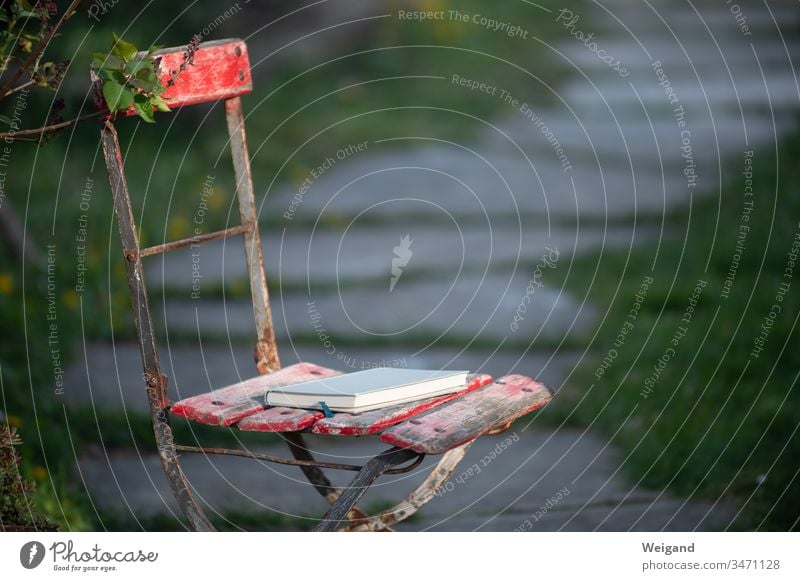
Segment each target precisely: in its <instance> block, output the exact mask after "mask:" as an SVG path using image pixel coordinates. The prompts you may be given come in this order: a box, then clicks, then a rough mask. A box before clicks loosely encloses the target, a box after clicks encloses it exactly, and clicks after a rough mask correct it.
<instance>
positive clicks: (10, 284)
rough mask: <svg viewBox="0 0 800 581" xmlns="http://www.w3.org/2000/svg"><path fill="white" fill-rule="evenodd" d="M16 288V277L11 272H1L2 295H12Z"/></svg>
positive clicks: (0, 292) (0, 285)
mask: <svg viewBox="0 0 800 581" xmlns="http://www.w3.org/2000/svg"><path fill="white" fill-rule="evenodd" d="M13 290H14V277H13V276H11V275H10V274H9V273H7V272H4V273H2V274H0V295H10V294H11V291H13Z"/></svg>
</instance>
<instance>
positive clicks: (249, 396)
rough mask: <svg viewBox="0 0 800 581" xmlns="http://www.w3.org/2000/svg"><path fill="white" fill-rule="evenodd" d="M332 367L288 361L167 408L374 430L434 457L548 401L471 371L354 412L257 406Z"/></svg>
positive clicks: (534, 386) (528, 382)
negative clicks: (439, 390)
mask: <svg viewBox="0 0 800 581" xmlns="http://www.w3.org/2000/svg"><path fill="white" fill-rule="evenodd" d="M334 375H340V372H338V371H335V370H333V369H328V368H326V367H321V366H319V365H315V364H313V363H296V364H294V365H290V366H288V367H284V368H283V369H280V370H279V371H276V372H274V373H270V374H267V375H260V376H258V377H254V378H252V379H248V380H246V381H242V382H240V383H237V384H234V385H231V386H228V387H225V388H222V389H218V390H214V391H211V392H209V393H206V394H202V395H198V396H193V397H189V398H186V399H182V400H180V401H178V402H175V403H174V404H173V405H172V406H171V407H170V412H171V413H172V414H174V415H176V416H180V417H183V418H187V419H189V420H193V421H196V422H199V423H203V424H209V425H216V426H234V425H235V427H236V428H238V429H240V430H244V431H260V432H295V431H310V432H312V433H315V434H326V435H334V436H366V435H373V434H381V440H383V441H384V442H387V443H390V444H392V445H395V446H398V447H401V448H409V449H412V450H414V451H416V452H419V453H424V454H442V453H444V452H446V451H447V450H449V449H451V448H454V447H456V446H458V445H460V444H463V443H465V442H467V441H470V440H472V439H474V438H477V437H478V436H480V435H482V434H484V433H486V432H488V431H490V430H491V429H492V428H495V427H497V426H500V425H503V424H505V423H508V422H510V421H513V420H515V419H516V418H518V417H520V416H522V415H524V414H526V413H528V412H530V411H533V410H535V409H537V408H539V407H541V406H543V405H544V404H546V403H547V402H548V401H549V400H550V397H551V395H550V392H549V391H548V390H547V388H545V387H544V386H543V385H542V384H540V383H537V382H535V381H534V380H532V379H530V378H527V377H524V376H521V375H509V376H506V377H503V378H500V379H498V380H497V381H494V382H493V381H492V378H491V376H489V375H486V374H480V373H476V374H471V375H470V376H469V377H468V378H467V384H466V385H465V387H464V389H463V390H461V391H458V392H455V393H452V394H447V395H443V396H438V397H433V398H429V399H425V400H420V401H415V402H408V403H404V404H399V405H394V406H388V407H385V408H380V409H376V410H371V411H367V412H363V413H359V414H350V413H336V414H334V415H333V416H332V417H327V418H326V417H325V415H324V414H323V413H322V412H321V411H318V410H306V409H298V408H288V407H271V406H267V405H265V403H264V401H265V396H266V393H267V391H269V390H270V389H272V388H275V387H280V386H284V385H291V384H294V383H301V382H304V381H310V380H313V379H319V378H321V377H331V376H334Z"/></svg>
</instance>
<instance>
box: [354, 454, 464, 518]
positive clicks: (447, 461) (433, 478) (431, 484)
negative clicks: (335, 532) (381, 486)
mask: <svg viewBox="0 0 800 581" xmlns="http://www.w3.org/2000/svg"><path fill="white" fill-rule="evenodd" d="M473 441H474V440H473ZM471 445H472V442H467V443H466V444H462V445H461V446H459V447H457V448H453V449H452V450H449V451H447V452H445V454H444V455H443V456H442V458H441V459H440V460H439V462H438V464H436V466H434V468H433V470H431V472H430V474H428V477H427V478H426V479H425V481H424V482H423V483H422V484H420V485H419V487H418V488H417V489H416V490H414V491H413V492H412V493H411V494H409V495H408V496H407V497H406V498H405V499H403V501H402V502H399V503H398V504H397V505H395V506H393V507H392V508H390V509H387V510H385V511H383V512H381V513H380V514H376V515H373V516H370V517H367V518H365V519H351V520H353V521H354V522H353V523H352V524H351V525H350V526H348V527H346V529H345V530H348V531H380V530H387V529H389V527H391V526H393V525H395V524H397V523H398V522H400V521H403V520H405V519H407V518H408V517H410V516H411V515H413V514H414V513H415V512H417V511H418V510H419V509H420V508H422V506H423V505H424V504H425V503H427V502H428V501H430V500H432V499H433V497H434V496H435V495H436V491H437V490H438V489H439V488H440V487H441V486H442V485H443V484H444V483H445V482H447V480H448V479H449V478H450V475H451V474H452V473H453V471H454V470H455V469H456V466H458V464H459V462H461V460H463V459H464V456H465V455H466V453H467V450H469V447H470V446H471Z"/></svg>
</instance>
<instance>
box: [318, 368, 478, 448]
mask: <svg viewBox="0 0 800 581" xmlns="http://www.w3.org/2000/svg"><path fill="white" fill-rule="evenodd" d="M491 381H492V377H491V376H490V375H486V374H480V373H476V374H472V375H470V376H469V377H468V378H467V385H466V388H465V389H463V390H461V391H458V392H455V393H449V394H447V395H442V396H439V397H433V398H429V399H424V400H420V401H413V402H407V403H403V404H399V405H395V406H390V407H385V408H380V409H376V410H371V411H368V412H363V413H360V414H347V413H337V414H335V415H334V416H333V417H332V418H325V417H322V418H321V419H320V420H319V421H317V423H315V424H314V427H313V428H311V431H312V432H313V433H315V434H326V435H334V436H367V435H370V434H377V433H379V432H382V431H383V430H385V429H386V428H388V427H389V426H393V425H395V424H398V423H400V422H402V421H403V420H407V419H409V418H412V417H414V416H416V415H419V414H421V413H423V412H426V411H428V410H430V409H432V408H434V407H436V406H440V405H442V404H444V403H447V402H448V401H451V400H453V399H456V398H458V397H461V396H463V395H465V394H467V393H469V392H470V391H473V390H475V389H478V388H479V387H483V386H484V385H486V384H488V383H490V382H491Z"/></svg>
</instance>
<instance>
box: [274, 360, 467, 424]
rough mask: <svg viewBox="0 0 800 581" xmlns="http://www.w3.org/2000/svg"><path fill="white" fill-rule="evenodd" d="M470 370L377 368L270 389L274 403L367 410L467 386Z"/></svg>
mask: <svg viewBox="0 0 800 581" xmlns="http://www.w3.org/2000/svg"><path fill="white" fill-rule="evenodd" d="M468 373H469V372H468V371H434V370H427V369H398V368H394V367H376V368H374V369H367V370H366V371H357V372H355V373H345V374H344V375H336V376H333V377H326V378H324V379H314V380H312V381H305V382H303V383H295V384H293V385H285V386H282V387H276V388H273V389H271V390H270V391H268V392H267V395H266V403H267V405H271V406H286V407H296V408H312V409H323V406H322V403H321V402H324V403H325V405H326V406H327V407H328V408H329V409H330V410H331V411H339V412H351V413H357V412H365V411H369V410H373V409H377V408H382V407H386V406H391V405H395V404H400V403H405V402H409V401H415V400H419V399H427V398H429V397H435V396H438V395H444V394H447V393H453V392H456V391H461V390H462V389H464V387H465V385H466V382H467V375H468Z"/></svg>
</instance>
